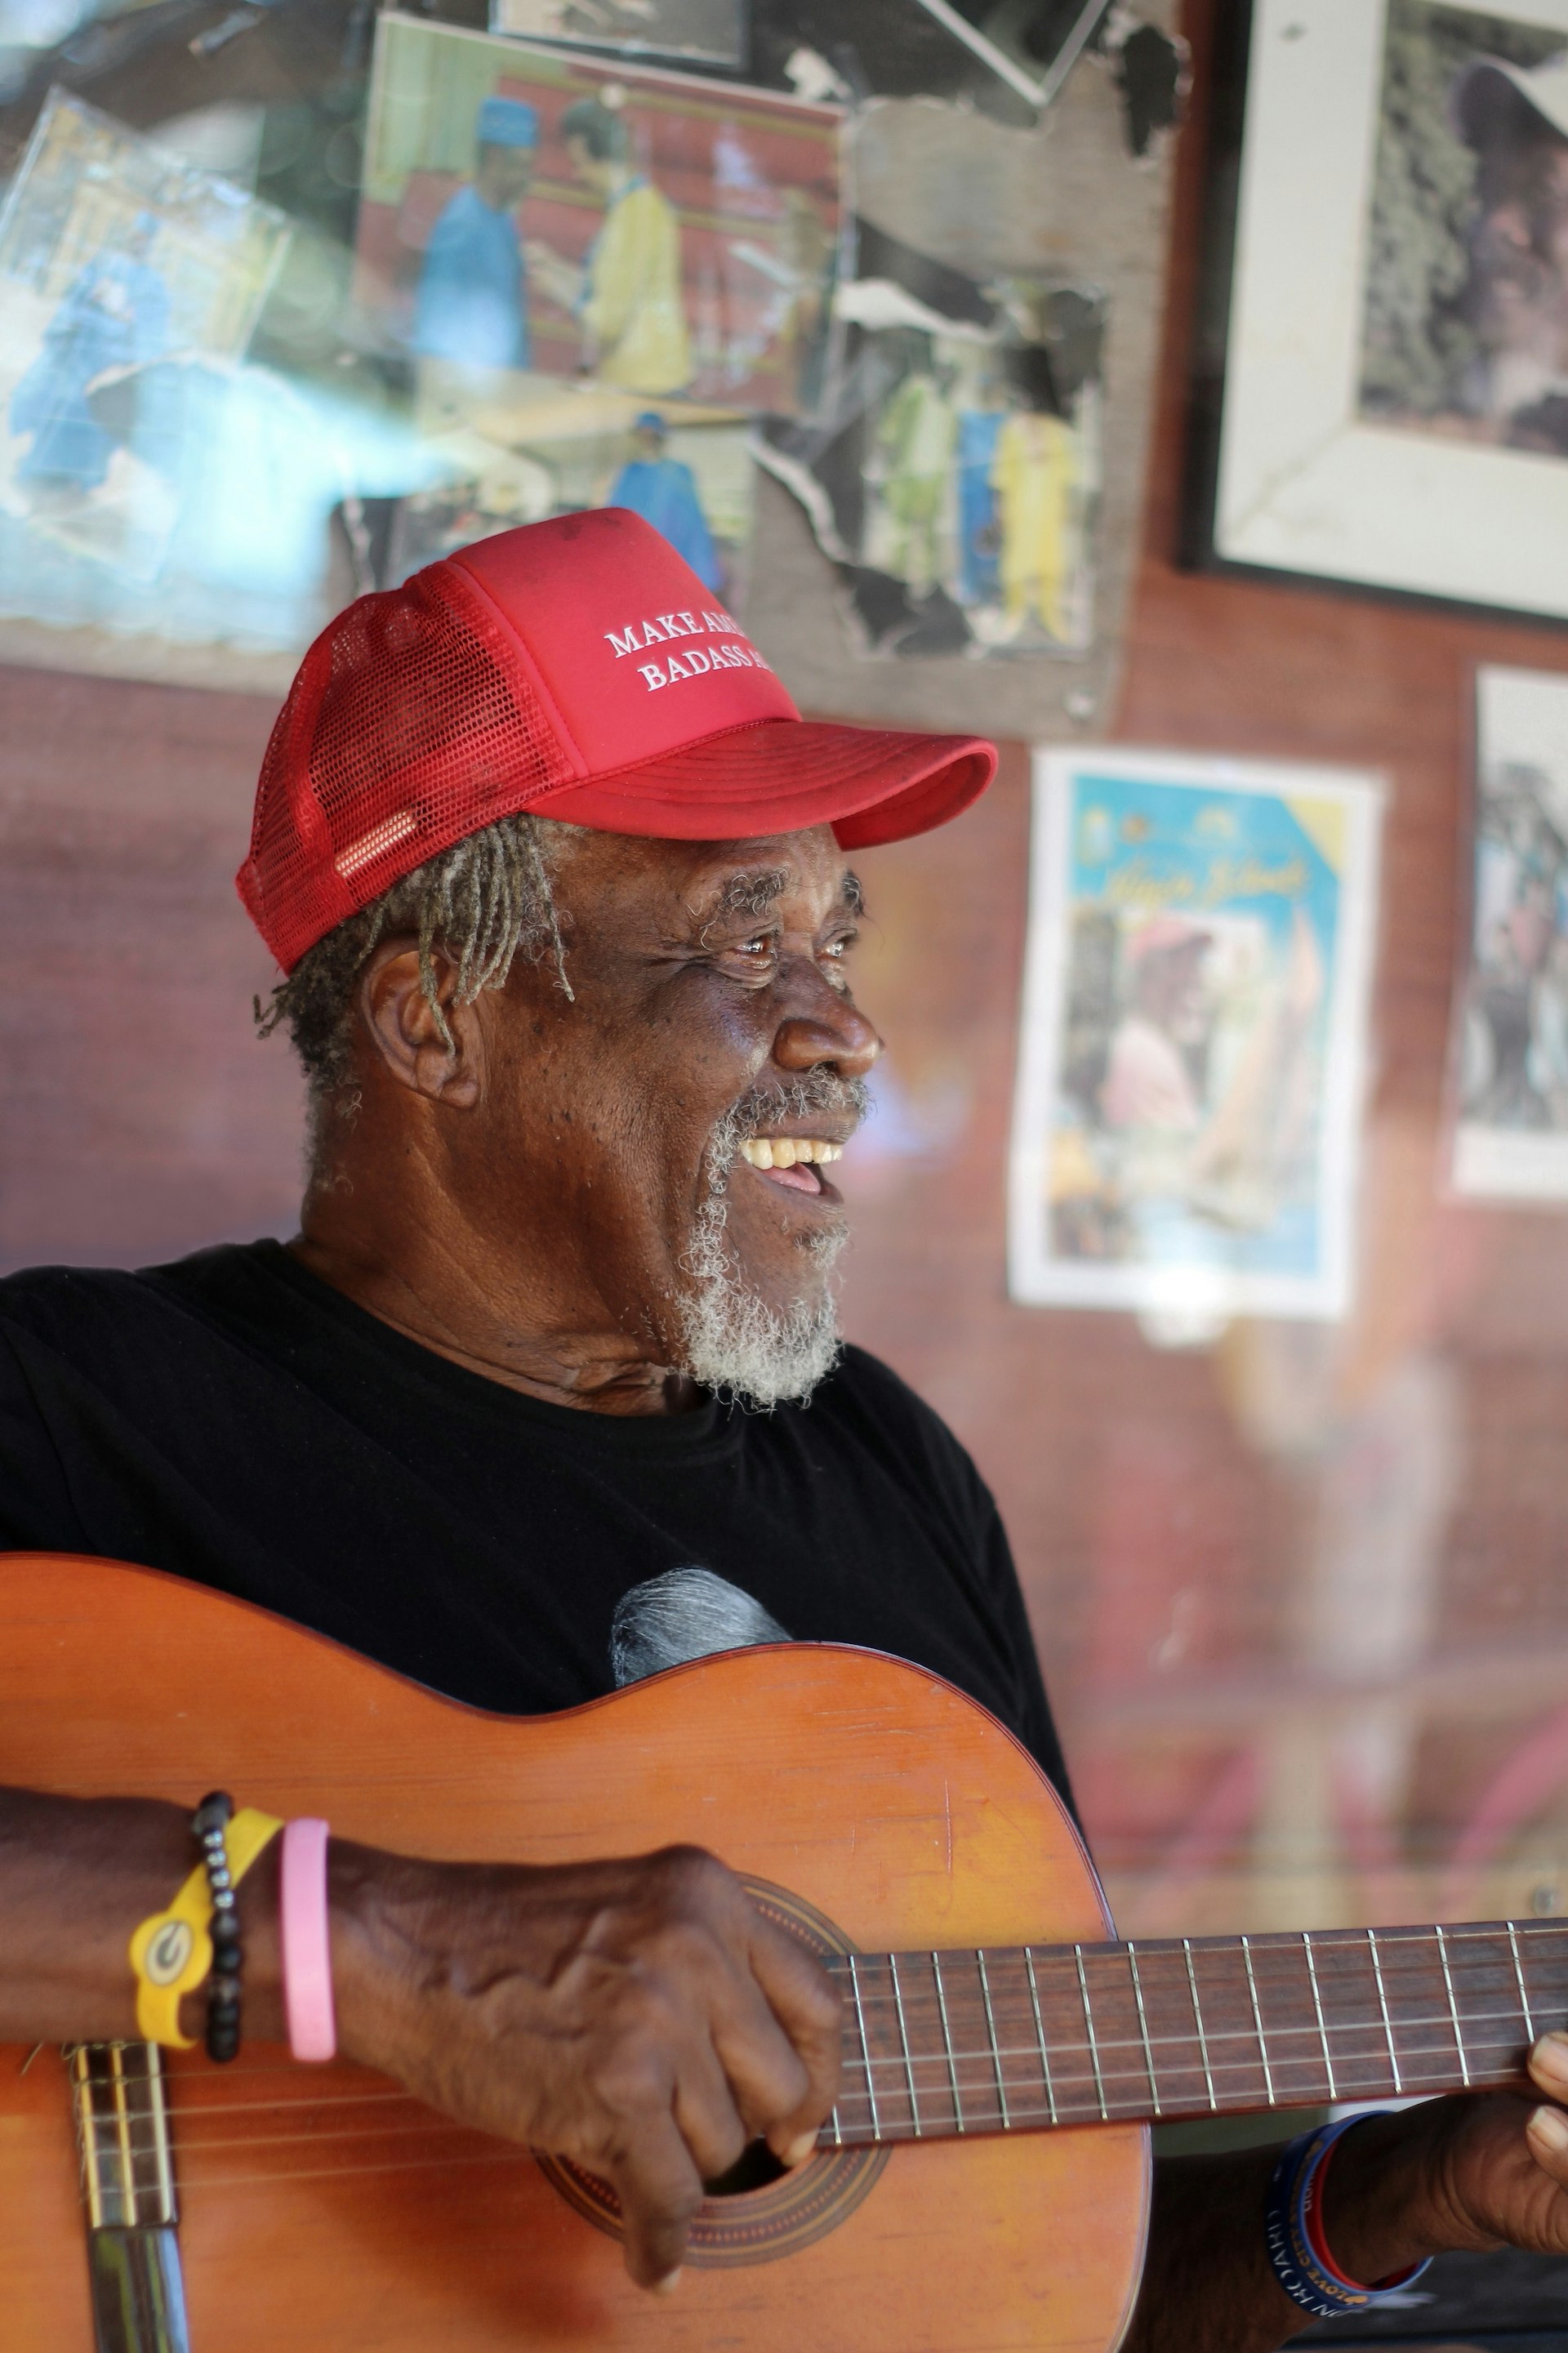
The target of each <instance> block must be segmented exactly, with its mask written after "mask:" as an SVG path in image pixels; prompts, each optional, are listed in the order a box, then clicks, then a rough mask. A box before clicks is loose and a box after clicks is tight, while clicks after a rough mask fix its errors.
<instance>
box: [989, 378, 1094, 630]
mask: <svg viewBox="0 0 1568 2353" xmlns="http://www.w3.org/2000/svg"><path fill="white" fill-rule="evenodd" d="M1078 478H1079V467H1078V448H1077V438H1076V436H1075V434H1074V432H1073V428H1072V427H1071V426H1070V425H1068V424H1065V423H1064V422H1063V420H1062V419H1061V418H1060V417H1050V416H1047V415H1045V414H1043V413H1040V412H1025V411H1020V412H1019V413H1017V414H1016V415H1014V416H1012V417H1008V418H1007V419H1006V420H1005V423H1004V425H1003V427H1002V430H1001V432H1000V433H999V434H998V435H997V437H996V458H995V462H994V465H993V467H992V469H991V483H992V488H993V489H994V491H995V492H996V501H997V505H998V508H999V510H1000V513H1001V523H1002V563H1001V574H1002V602H1003V606H1004V608H1005V611H1006V613H1007V615H1008V617H1009V618H1010V619H1013V620H1016V621H1018V622H1022V621H1024V620H1026V619H1027V618H1028V617H1029V616H1030V615H1031V614H1032V615H1033V616H1034V617H1036V618H1037V620H1038V622H1039V624H1040V626H1041V628H1043V629H1045V630H1046V631H1047V634H1048V635H1049V636H1051V637H1053V638H1059V639H1061V640H1063V641H1064V642H1065V641H1066V640H1067V639H1068V638H1069V637H1070V635H1071V628H1070V621H1069V617H1068V588H1069V586H1070V585H1071V581H1072V575H1073V545H1072V541H1073V499H1074V493H1075V492H1076V491H1077V488H1078Z"/></svg>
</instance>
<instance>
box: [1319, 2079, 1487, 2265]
mask: <svg viewBox="0 0 1568 2353" xmlns="http://www.w3.org/2000/svg"><path fill="white" fill-rule="evenodd" d="M1457 2105H1458V2103H1456V2102H1454V2101H1451V2100H1430V2101H1423V2102H1422V2103H1421V2104H1420V2105H1419V2106H1417V2107H1414V2108H1406V2109H1404V2110H1401V2111H1400V2112H1398V2113H1396V2114H1394V2115H1392V2116H1368V2117H1367V2118H1366V2120H1365V2121H1364V2122H1363V2123H1362V2124H1358V2125H1356V2126H1354V2127H1353V2128H1352V2130H1351V2131H1349V2132H1347V2133H1346V2134H1345V2136H1344V2137H1343V2139H1342V2141H1341V2142H1340V2144H1339V2146H1338V2147H1337V2148H1336V2150H1335V2152H1334V2161H1333V2164H1332V2166H1331V2168H1330V2170H1329V2173H1328V2176H1327V2178H1326V2179H1325V2181H1324V2184H1323V2198H1322V2209H1321V2211H1322V2223H1323V2233H1324V2236H1325V2238H1326V2240H1327V2242H1328V2244H1329V2247H1330V2248H1331V2251H1332V2253H1333V2255H1334V2259H1335V2261H1336V2262H1337V2263H1339V2264H1340V2265H1341V2267H1342V2269H1343V2270H1344V2271H1345V2272H1347V2273H1348V2274H1350V2275H1351V2276H1352V2278H1354V2279H1357V2280H1365V2281H1369V2282H1370V2281H1373V2280H1380V2279H1386V2278H1388V2277H1389V2276H1390V2275H1391V2274H1394V2273H1395V2272H1400V2271H1404V2270H1405V2269H1406V2268H1407V2267H1408V2266H1409V2265H1410V2264H1412V2263H1425V2262H1426V2260H1427V2258H1428V2257H1430V2256H1432V2255H1437V2254H1442V2253H1445V2252H1446V2251H1448V2250H1451V2249H1454V2248H1477V2249H1479V2248H1487V2247H1492V2246H1496V2245H1497V2244H1499V2243H1500V2242H1498V2241H1497V2240H1495V2239H1489V2238H1486V2237H1484V2236H1482V2235H1480V2234H1479V2233H1478V2232H1475V2231H1474V2230H1473V2229H1472V2228H1470V2227H1468V2225H1466V2224H1464V2223H1462V2222H1461V2221H1460V2220H1459V2218H1458V2211H1457V2209H1456V2207H1455V2205H1454V2202H1453V2200H1452V2198H1451V2196H1450V2195H1449V2192H1448V2187H1447V2162H1446V2147H1447V2135H1448V2131H1449V2129H1450V2127H1451V2126H1452V2123H1453V2121H1454V2115H1455V2110H1456V2108H1457Z"/></svg>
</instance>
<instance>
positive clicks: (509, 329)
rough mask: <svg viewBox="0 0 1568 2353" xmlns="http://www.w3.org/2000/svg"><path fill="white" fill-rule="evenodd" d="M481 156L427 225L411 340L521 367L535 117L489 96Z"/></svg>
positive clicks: (442, 354)
mask: <svg viewBox="0 0 1568 2353" xmlns="http://www.w3.org/2000/svg"><path fill="white" fill-rule="evenodd" d="M474 130H475V133H476V135H477V138H478V142H479V166H478V169H477V171H476V173H475V174H474V177H473V179H472V181H471V182H470V183H469V184H468V185H467V186H465V187H461V188H459V189H458V192H457V194H456V195H454V196H452V197H450V198H449V199H448V200H447V205H446V207H445V209H444V210H443V211H442V213H441V216H440V217H439V219H438V220H437V223H436V226H435V227H434V229H433V230H432V231H431V233H430V242H429V244H428V245H427V246H426V248H425V260H424V265H423V267H422V269H421V270H420V274H419V292H418V296H417V298H416V303H415V311H414V338H413V340H414V348H415V350H416V351H418V352H424V353H426V354H427V355H428V356H429V357H430V358H432V359H441V360H451V361H454V362H455V363H457V364H458V365H460V366H463V367H517V368H525V367H527V366H528V364H529V360H530V356H531V351H530V339H529V332H528V274H527V270H526V269H525V267H524V264H523V255H522V246H521V242H520V240H519V237H518V233H517V221H516V217H515V216H516V212H517V207H518V206H519V205H521V202H522V200H523V198H524V196H525V195H527V194H528V191H529V188H530V186H531V183H532V178H533V158H534V150H535V149H536V148H537V146H538V144H539V117H538V115H537V114H536V113H535V112H534V111H533V109H532V107H531V106H529V105H527V104H525V103H524V101H523V100H521V99H517V98H487V99H486V100H484V102H483V104H482V105H481V106H480V108H479V114H478V117H477V118H476V121H475V124H474Z"/></svg>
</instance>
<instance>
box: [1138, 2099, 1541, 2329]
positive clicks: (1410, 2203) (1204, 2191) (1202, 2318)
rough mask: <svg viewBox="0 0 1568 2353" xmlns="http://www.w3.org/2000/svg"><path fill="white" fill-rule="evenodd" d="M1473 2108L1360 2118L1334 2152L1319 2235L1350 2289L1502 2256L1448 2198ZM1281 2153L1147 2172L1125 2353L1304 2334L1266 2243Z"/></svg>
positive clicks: (1494, 2240) (1425, 2108)
mask: <svg viewBox="0 0 1568 2353" xmlns="http://www.w3.org/2000/svg"><path fill="white" fill-rule="evenodd" d="M1490 2105H1493V2106H1494V2107H1495V2106H1496V2105H1499V2104H1498V2103H1496V2102H1494V2103H1491V2104H1490ZM1501 2105H1504V2106H1508V2105H1512V2104H1511V2103H1510V2102H1507V2101H1504V2102H1503V2103H1502V2104H1501ZM1478 2113H1479V2104H1478V2103H1476V2102H1474V2101H1471V2100H1466V2099H1462V2098H1461V2099H1444V2100H1431V2101H1424V2102H1422V2104H1421V2105H1419V2106H1418V2107H1415V2108H1412V2109H1408V2110H1405V2112H1403V2113H1397V2114H1394V2115H1390V2116H1369V2117H1368V2118H1367V2119H1366V2121H1365V2122H1364V2123H1363V2124H1359V2125H1358V2126H1356V2128H1355V2130H1354V2131H1353V2132H1351V2133H1347V2134H1346V2135H1345V2137H1344V2138H1343V2139H1342V2141H1340V2142H1339V2143H1338V2145H1337V2146H1336V2147H1335V2149H1334V2152H1333V2158H1332V2162H1331V2165H1330V2168H1329V2170H1328V2173H1327V2175H1326V2176H1325V2178H1324V2185H1323V2209H1322V2212H1323V2234H1324V2237H1325V2238H1326V2240H1327V2242H1328V2244H1329V2246H1330V2247H1331V2250H1332V2252H1333V2255H1334V2259H1335V2261H1336V2263H1338V2264H1339V2265H1340V2267H1341V2269H1342V2271H1343V2272H1344V2274H1345V2275H1346V2277H1347V2278H1350V2279H1354V2280H1362V2281H1364V2282H1366V2283H1367V2284H1369V2285H1371V2284H1375V2283H1376V2282H1377V2281H1379V2280H1383V2279H1389V2278H1391V2277H1392V2276H1393V2275H1394V2274H1395V2273H1396V2272H1401V2271H1404V2270H1405V2268H1406V2267H1407V2266H1408V2265H1409V2264H1411V2263H1420V2262H1421V2261H1422V2259H1423V2258H1424V2257H1425V2256H1427V2255H1434V2254H1436V2253H1440V2252H1441V2251H1442V2250H1444V2249H1446V2248H1455V2247H1468V2248H1472V2249H1481V2248H1486V2247H1493V2246H1497V2245H1500V2243H1501V2237H1500V2233H1489V2232H1487V2231H1486V2230H1485V2229H1484V2228H1480V2227H1478V2225H1477V2223H1476V2221H1475V2220H1474V2218H1473V2217H1472V2216H1470V2215H1468V2213H1467V2212H1465V2211H1462V2207H1461V2205H1460V2204H1459V2203H1457V2202H1456V2201H1455V2200H1454V2199H1453V2197H1452V2196H1451V2194H1449V2191H1448V2187H1447V2184H1448V2173H1449V2168H1448V2167H1447V2164H1446V2162H1445V2158H1446V2152H1447V2144H1448V2143H1449V2141H1450V2140H1451V2139H1452V2137H1453V2136H1454V2134H1455V2132H1456V2131H1457V2130H1458V2129H1459V2128H1461V2127H1462V2126H1464V2125H1465V2124H1466V2122H1467V2120H1469V2121H1473V2120H1474V2118H1475V2116H1476V2115H1477V2114H1478ZM1278 2157H1279V2144H1278V2143H1276V2144H1274V2145H1273V2146H1271V2147H1267V2148H1249V2149H1242V2150H1238V2151H1237V2152H1235V2153H1234V2154H1230V2155H1226V2156H1223V2157H1184V2158H1164V2159H1163V2160H1162V2161H1161V2162H1160V2163H1159V2164H1157V2165H1156V2166H1155V2168H1154V2204H1153V2211H1152V2215H1151V2218H1150V2225H1149V2260H1148V2263H1147V2266H1146V2268H1145V2270H1144V2274H1143V2284H1142V2290H1141V2291H1140V2294H1139V2298H1138V2307H1137V2310H1136V2312H1135V2314H1134V2316H1133V2321H1132V2327H1131V2332H1130V2334H1129V2337H1128V2339H1127V2353H1269V2348H1271V2347H1273V2346H1276V2345H1281V2344H1283V2343H1284V2341H1285V2339H1286V2338H1287V2337H1294V2336H1295V2335H1296V2334H1297V2333H1298V2331H1299V2330H1300V2329H1303V2328H1310V2327H1311V2326H1312V2317H1311V2315H1310V2313H1308V2312H1306V2311H1304V2310H1303V2309H1302V2307H1301V2306H1300V2305H1299V2304H1296V2303H1295V2302H1293V2301H1292V2299H1291V2298H1290V2297H1289V2296H1288V2295H1286V2294H1285V2291H1284V2289H1283V2288H1282V2287H1280V2285H1279V2282H1278V2281H1277V2279H1276V2278H1275V2275H1274V2268H1273V2265H1272V2264H1271V2263H1270V2262H1269V2260H1268V2251H1267V2247H1266V2244H1265V2241H1264V2207H1265V2203H1266V2200H1267V2197H1268V2177H1269V2175H1270V2173H1271V2172H1272V2171H1273V2169H1274V2164H1275V2160H1276V2159H1277V2158H1278Z"/></svg>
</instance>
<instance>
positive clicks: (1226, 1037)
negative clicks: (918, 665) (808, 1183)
mask: <svg viewBox="0 0 1568 2353" xmlns="http://www.w3.org/2000/svg"><path fill="white" fill-rule="evenodd" d="M1034 793H1035V816H1034V849H1033V858H1032V871H1031V881H1030V912H1029V938H1028V948H1027V955H1026V967H1025V984H1024V1011H1023V1026H1022V1034H1021V1039H1020V1044H1019V1060H1018V1083H1017V1097H1016V1105H1015V1111H1014V1126H1013V1145H1012V1155H1011V1163H1010V1169H1009V1190H1010V1198H1009V1210H1008V1241H1009V1272H1010V1284H1011V1290H1012V1293H1013V1296H1014V1297H1015V1298H1016V1299H1020V1300H1026V1301H1032V1302H1037V1303H1042V1304H1047V1305H1054V1306H1062V1307H1111V1308H1131V1309H1135V1310H1139V1311H1141V1312H1144V1313H1147V1314H1153V1315H1157V1316H1163V1317H1169V1318H1174V1319H1177V1321H1178V1322H1179V1321H1180V1320H1181V1319H1184V1318H1187V1319H1192V1318H1195V1319H1199V1320H1200V1321H1202V1320H1204V1319H1208V1320H1210V1321H1214V1320H1218V1321H1223V1320H1224V1319H1225V1318H1226V1317H1228V1316H1231V1315H1238V1314H1253V1315H1280V1316H1313V1317H1321V1318H1332V1317H1336V1316H1341V1315H1343V1314H1345V1312H1346V1310H1347V1308H1348V1305H1349V1303H1350V1298H1351V1292H1352V1272H1353V1248H1352V1209H1353V1204H1354V1193H1355V1179H1356V1165H1357V1153H1358V1137H1359V1127H1360V1120H1361V1111H1362V1097H1363V1084H1364V1075H1365V1068H1366V1027H1367V1010H1368V1002H1369V991H1370V987H1371V979H1372V964H1373V923H1374V915H1375V908H1376V902H1377V887H1376V886H1377V850H1378V834H1379V825H1380V818H1381V811H1382V788H1381V786H1380V784H1379V781H1378V779H1377V778H1376V777H1375V776H1371V775H1366V774H1362V773H1359V772H1354V771H1348V770H1345V769H1340V768H1311V767H1294V766H1285V765H1276V764H1274V763H1266V762H1249V761H1234V760H1217V759H1216V760H1201V759H1192V758H1183V757H1178V756H1174V755H1172V756H1165V755H1163V754H1157V753H1148V752H1128V751H1120V750H1115V749H1100V750H1088V749H1086V750H1082V751H1075V752H1041V753H1037V754H1036V756H1035V787H1034Z"/></svg>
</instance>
